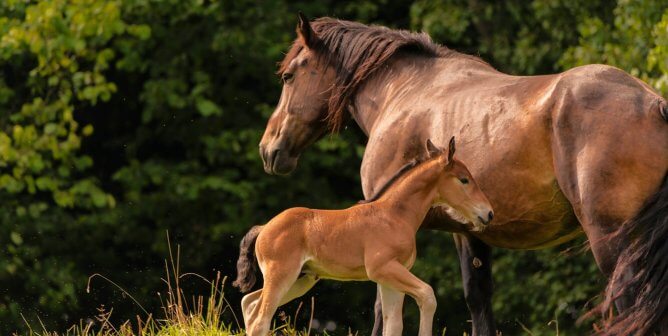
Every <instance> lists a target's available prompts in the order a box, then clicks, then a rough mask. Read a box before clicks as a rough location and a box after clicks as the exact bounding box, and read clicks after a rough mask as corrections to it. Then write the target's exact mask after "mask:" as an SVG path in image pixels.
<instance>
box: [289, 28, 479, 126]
mask: <svg viewBox="0 0 668 336" xmlns="http://www.w3.org/2000/svg"><path fill="white" fill-rule="evenodd" d="M311 27H312V28H313V31H314V32H315V35H316V37H317V38H316V39H315V42H314V43H315V45H314V46H311V48H312V49H313V50H314V51H315V53H316V55H317V56H318V58H319V59H321V60H324V61H325V62H327V63H329V64H332V65H333V66H334V68H335V69H336V73H337V79H336V84H335V85H334V88H333V92H332V97H331V98H330V100H329V109H328V115H327V122H328V124H329V127H330V129H331V130H332V132H336V131H338V130H339V129H340V128H341V127H342V125H343V123H344V122H345V120H346V116H347V114H346V113H345V112H346V108H347V106H348V104H349V102H350V99H351V98H352V97H353V96H354V95H355V93H356V91H357V89H358V88H359V87H360V85H361V84H362V83H363V82H364V81H365V80H366V79H368V78H369V77H370V76H371V75H373V74H374V73H376V72H377V71H378V70H379V69H381V68H383V67H384V66H385V65H386V64H387V62H388V60H389V59H390V58H391V57H392V56H394V55H396V54H397V52H399V51H408V52H411V53H414V54H417V55H423V56H425V57H449V56H454V55H459V56H462V57H467V58H472V59H475V60H477V61H479V62H481V63H484V64H486V63H485V62H483V61H482V60H481V59H479V58H477V57H474V56H469V55H464V54H460V53H458V52H455V51H453V50H450V49H448V48H446V47H444V46H442V45H439V44H437V43H434V42H433V41H432V40H431V38H430V37H429V35H427V34H426V33H412V32H409V31H406V30H394V29H389V28H386V27H381V26H367V25H364V24H361V23H357V22H351V21H343V20H337V19H333V18H329V17H324V18H319V19H316V20H315V21H313V22H311ZM304 47H305V46H304V45H303V41H302V40H301V39H299V38H298V39H297V40H295V42H294V43H293V45H292V47H291V48H290V51H289V52H288V53H287V55H286V56H285V58H284V59H283V61H282V62H281V64H280V69H279V71H278V73H279V74H283V72H285V71H286V69H287V67H288V66H289V64H290V62H291V61H292V59H294V58H295V57H296V56H297V55H298V54H299V52H300V51H301V50H302V49H303V48H304ZM325 64H326V63H325Z"/></svg>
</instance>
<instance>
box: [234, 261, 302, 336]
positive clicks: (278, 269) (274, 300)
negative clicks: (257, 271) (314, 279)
mask: <svg viewBox="0 0 668 336" xmlns="http://www.w3.org/2000/svg"><path fill="white" fill-rule="evenodd" d="M300 271H301V264H300V263H299V262H296V263H295V262H292V263H290V262H284V261H281V262H280V263H278V262H271V263H268V264H267V265H266V267H265V269H264V272H263V275H264V287H263V288H262V295H260V298H259V300H258V302H257V304H256V305H255V307H253V309H252V310H253V312H252V313H251V315H252V317H251V319H250V326H246V327H247V334H248V335H249V336H266V335H267V333H269V329H270V327H271V320H272V318H273V317H274V313H276V309H278V307H279V306H280V304H281V301H282V299H283V298H284V297H286V294H288V291H289V290H290V289H291V287H292V286H293V284H294V283H295V281H296V280H297V278H298V277H299V272H300Z"/></svg>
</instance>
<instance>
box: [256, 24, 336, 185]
mask: <svg viewBox="0 0 668 336" xmlns="http://www.w3.org/2000/svg"><path fill="white" fill-rule="evenodd" d="M318 47H320V48H322V46H321V41H320V40H319V38H318V37H317V36H316V33H315V32H314V31H313V29H312V28H311V24H310V23H309V21H308V19H306V17H304V16H303V15H302V14H301V13H300V15H299V24H298V26H297V39H296V40H295V42H294V44H293V46H292V48H291V49H290V52H288V54H287V55H286V56H285V59H284V60H283V62H282V63H281V68H280V70H279V75H280V76H281V79H282V81H283V92H282V93H281V98H280V100H279V102H278V106H276V110H274V113H273V114H272V115H271V117H270V118H269V122H268V124H267V128H266V130H265V132H264V135H263V136H262V140H261V141H260V155H261V156H262V161H263V162H264V170H265V172H267V173H269V174H281V175H283V174H288V173H290V172H292V171H293V170H294V169H295V167H296V166H297V161H298V160H299V155H300V154H301V152H302V151H303V150H304V148H305V147H306V146H308V145H310V144H312V143H313V142H315V141H316V140H318V139H319V138H320V137H321V136H322V135H323V134H325V132H326V131H327V130H328V127H327V121H326V120H325V119H326V116H327V111H328V101H329V99H330V96H331V95H332V88H333V86H334V84H335V80H336V73H335V70H334V67H333V66H331V65H330V64H329V61H328V60H327V59H326V58H325V57H322V55H321V54H318V53H317V48H318Z"/></svg>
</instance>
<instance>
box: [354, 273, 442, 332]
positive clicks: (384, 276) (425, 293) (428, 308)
mask: <svg viewBox="0 0 668 336" xmlns="http://www.w3.org/2000/svg"><path fill="white" fill-rule="evenodd" d="M367 267H368V268H367V272H368V276H369V280H372V281H374V282H376V283H378V284H380V285H381V286H385V287H390V288H393V289H395V290H397V291H400V292H403V293H406V294H408V295H410V296H411V297H412V298H413V299H415V301H416V302H417V304H418V307H419V308H420V331H419V336H431V334H432V333H431V332H432V325H433V322H434V313H435V312H436V296H435V295H434V290H433V289H432V288H431V286H429V285H428V284H426V283H425V282H424V281H422V280H420V279H419V278H418V277H416V276H415V275H413V273H411V272H410V271H409V270H408V269H406V267H404V265H402V264H401V263H399V262H397V261H390V262H388V263H385V264H382V265H381V266H378V267H373V268H371V269H369V266H367ZM383 308H384V307H383ZM386 329H387V328H386Z"/></svg>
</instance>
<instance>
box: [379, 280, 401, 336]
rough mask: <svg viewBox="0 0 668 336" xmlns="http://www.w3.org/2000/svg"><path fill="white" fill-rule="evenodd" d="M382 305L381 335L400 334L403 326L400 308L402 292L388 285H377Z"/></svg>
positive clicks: (393, 335)
mask: <svg viewBox="0 0 668 336" xmlns="http://www.w3.org/2000/svg"><path fill="white" fill-rule="evenodd" d="M378 290H379V294H380V300H381V304H382V306H383V336H395V335H396V336H401V331H402V330H403V328H404V321H403V315H402V308H403V306H404V296H405V295H404V293H402V292H400V291H398V290H396V289H394V288H392V287H388V286H383V285H378Z"/></svg>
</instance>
